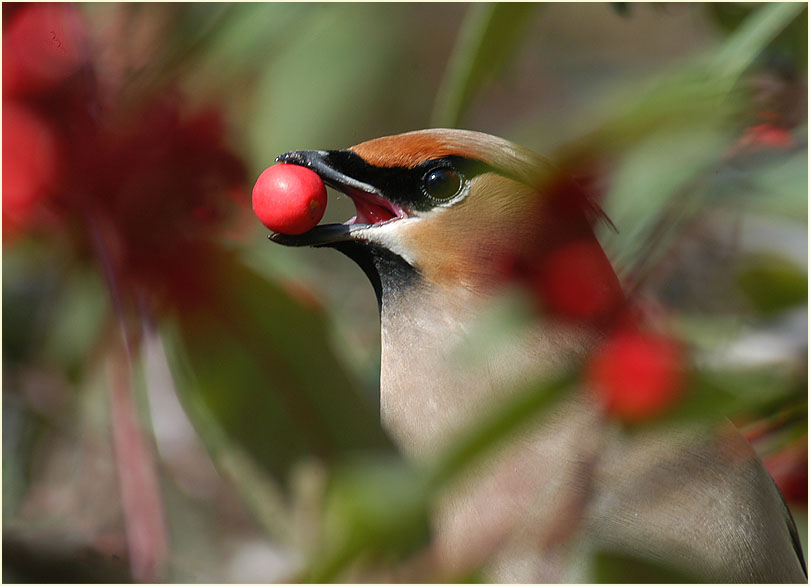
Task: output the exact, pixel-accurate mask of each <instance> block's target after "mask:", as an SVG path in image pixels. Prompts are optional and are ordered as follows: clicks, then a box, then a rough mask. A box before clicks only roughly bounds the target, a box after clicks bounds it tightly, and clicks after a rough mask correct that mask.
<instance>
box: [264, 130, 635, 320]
mask: <svg viewBox="0 0 810 586" xmlns="http://www.w3.org/2000/svg"><path fill="white" fill-rule="evenodd" d="M276 160H277V162H281V163H289V164H296V165H301V166H304V167H308V168H309V169H311V170H313V171H315V172H316V173H317V174H318V175H319V176H320V177H321V178H322V179H323V181H324V182H325V183H326V184H327V185H329V186H331V187H333V188H335V189H337V190H339V191H341V192H343V193H345V194H346V195H348V196H349V197H350V198H351V199H352V200H353V201H354V203H355V206H356V208H357V213H356V215H355V217H354V218H352V219H351V220H349V221H348V222H346V223H343V224H327V225H320V226H316V227H315V228H313V229H311V230H310V231H308V232H306V233H304V234H301V235H297V236H290V235H283V234H273V235H272V236H271V239H272V240H273V241H275V242H278V243H280V244H284V245H288V246H315V247H323V246H327V247H333V248H336V249H338V250H340V251H342V252H344V253H345V254H347V255H348V256H350V257H351V258H352V259H354V260H355V261H356V262H357V263H358V264H359V265H360V266H361V267H362V268H363V269H364V271H365V272H366V274H367V275H368V276H369V277H370V279H371V281H372V283H373V284H374V286H375V291H376V292H377V296H378V300H380V299H381V298H382V296H383V295H384V292H385V291H386V289H396V288H402V287H405V286H409V285H413V284H414V283H420V284H422V285H425V286H430V287H434V288H440V289H446V290H457V291H467V292H472V293H474V294H484V295H485V294H488V293H491V292H493V291H495V290H497V289H498V288H499V287H500V286H502V285H503V284H504V283H506V282H512V281H514V280H515V279H518V280H522V281H523V282H524V283H527V284H529V286H530V288H532V289H533V290H535V291H536V292H537V293H538V295H539V296H540V297H541V298H542V300H543V303H544V305H545V306H546V307H549V308H551V309H552V310H554V308H555V307H556V306H560V307H561V308H562V309H563V310H565V311H563V312H562V313H566V311H568V310H569V309H572V310H573V313H574V314H576V313H577V312H580V313H583V311H584V314H588V315H581V316H579V317H592V316H595V315H596V314H600V317H601V314H605V313H606V310H607V309H611V310H612V309H614V308H615V306H616V305H617V303H618V301H619V300H620V299H621V292H620V291H621V289H620V287H619V285H618V281H617V279H616V276H615V273H614V272H613V269H612V267H611V266H610V263H609V262H608V261H607V259H606V258H605V256H604V253H603V252H602V249H601V247H599V245H598V243H597V242H596V239H595V237H594V235H593V230H592V223H593V219H594V217H596V216H597V215H598V214H597V213H595V211H596V210H598V208H597V207H596V206H595V204H594V203H593V202H592V201H591V200H590V199H589V198H588V197H587V196H586V195H584V191H583V190H582V189H579V188H578V187H576V185H575V184H574V183H573V182H571V181H569V180H568V179H564V180H562V181H560V173H559V171H557V170H556V169H555V168H554V167H553V166H552V165H551V164H550V163H549V162H548V161H546V160H545V159H543V158H542V157H540V156H539V155H537V154H535V153H534V152H532V151H530V150H529V149H526V148H524V147H521V146H519V145H516V144H513V143H511V142H509V141H506V140H503V139H501V138H497V137H494V136H490V135H488V134H483V133H479V132H472V131H467V130H451V129H430V130H419V131H414V132H407V133H404V134H399V135H395V136H387V137H382V138H377V139H374V140H370V141H367V142H363V143H361V144H358V145H356V146H353V147H350V148H347V149H343V150H330V151H325V150H323V151H320V150H319V151H293V152H288V153H285V154H283V155H280V156H279V157H278V158H277V159H276ZM549 273H551V274H549ZM577 303H579V305H583V306H584V310H582V308H577V307H576V305H577ZM566 305H572V307H569V308H567V309H566ZM569 313H570V312H569ZM575 317H577V316H576V315H575Z"/></svg>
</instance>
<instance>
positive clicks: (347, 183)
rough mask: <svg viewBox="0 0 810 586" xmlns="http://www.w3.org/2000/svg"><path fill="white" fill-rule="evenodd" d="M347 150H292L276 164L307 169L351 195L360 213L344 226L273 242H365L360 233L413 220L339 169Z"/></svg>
mask: <svg viewBox="0 0 810 586" xmlns="http://www.w3.org/2000/svg"><path fill="white" fill-rule="evenodd" d="M345 153H346V151H292V152H289V153H284V154H283V155H279V156H278V157H276V162H277V163H286V164H290V165H300V166H302V167H307V168H308V169H311V170H312V171H315V173H317V174H318V176H320V178H321V179H323V182H324V183H326V184H327V185H328V186H329V187H332V188H334V189H337V190H338V191H340V192H342V193H345V194H346V195H348V196H349V197H350V198H351V199H352V201H353V202H354V205H355V207H356V208H357V214H356V215H355V216H354V217H353V218H351V219H350V220H348V221H347V222H345V223H343V224H323V225H319V226H315V227H314V228H313V229H312V230H309V231H308V232H304V233H303V234H299V235H297V236H291V235H288V234H278V233H276V234H272V235H271V236H270V240H272V241H273V242H277V243H278V244H283V245H285V246H329V245H332V244H335V243H338V242H346V241H351V240H362V238H361V237H360V236H359V235H358V232H361V231H363V230H367V229H369V228H371V227H374V226H376V225H379V224H387V223H389V222H392V221H396V220H399V219H402V218H407V217H410V213H409V211H408V210H406V209H405V208H404V207H402V206H400V205H397V204H395V203H393V202H391V201H389V200H387V199H386V198H385V197H383V195H382V194H381V193H380V191H379V190H378V189H377V188H376V187H374V186H373V185H369V184H368V183H364V182H362V181H358V180H357V179H355V178H353V177H351V176H349V175H347V174H346V173H344V172H343V171H341V170H340V167H341V166H342V165H341V161H345V156H341V155H344V154H345Z"/></svg>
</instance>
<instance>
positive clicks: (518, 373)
mask: <svg viewBox="0 0 810 586" xmlns="http://www.w3.org/2000/svg"><path fill="white" fill-rule="evenodd" d="M373 263H374V266H375V269H376V271H375V272H376V275H377V279H378V283H377V286H375V289H377V290H378V295H379V302H380V321H381V338H382V344H381V346H382V357H381V378H380V409H381V418H382V421H383V424H384V425H385V427H386V429H387V430H388V431H389V433H391V434H392V436H393V437H394V439H395V440H396V441H397V442H398V443H399V445H400V446H401V447H402V448H403V449H404V450H405V451H406V453H409V454H410V455H412V456H415V457H417V458H420V459H424V458H430V457H431V456H432V455H433V454H434V453H435V451H436V446H437V445H442V444H444V443H446V442H447V441H450V440H451V438H452V436H454V435H455V434H457V433H459V432H460V431H462V429H463V428H464V427H466V426H467V425H468V424H469V423H470V422H471V421H472V420H475V419H476V418H477V417H480V416H481V415H483V413H484V412H485V411H486V410H488V409H491V408H492V407H493V406H494V405H495V404H496V403H497V401H498V400H499V399H503V397H504V395H505V394H508V393H510V392H512V391H514V390H516V389H519V388H521V387H522V386H523V385H525V384H528V383H529V382H531V381H534V380H537V379H539V378H542V377H548V376H551V375H552V374H553V373H555V372H558V371H559V370H560V369H562V368H564V367H565V366H566V365H569V364H570V363H571V362H572V361H573V360H577V359H579V358H581V356H582V355H583V353H584V352H586V351H587V349H588V348H589V347H590V346H591V345H592V344H593V343H594V341H595V340H596V338H597V337H598V335H597V334H596V333H595V332H594V331H593V330H590V329H587V328H583V327H579V326H574V325H571V324H565V323H556V322H555V323H551V322H545V323H540V322H539V321H537V322H534V321H532V323H530V324H527V325H526V327H525V328H520V329H519V331H510V332H508V334H506V335H502V336H498V337H497V339H496V340H495V341H494V342H493V341H492V340H491V339H487V338H486V337H482V336H481V335H479V334H478V332H480V331H481V325H482V324H483V323H485V321H486V320H487V318H488V317H491V315H492V310H493V307H494V306H495V303H496V299H497V297H496V296H495V295H492V294H489V295H484V294H481V293H480V292H477V291H472V290H469V289H467V288H463V287H447V286H439V285H435V284H432V283H430V282H429V281H427V280H425V279H424V278H422V276H421V275H420V274H419V272H418V271H416V270H415V269H414V268H413V267H411V266H410V265H408V264H407V263H406V262H405V261H403V260H402V259H401V258H399V257H397V256H395V255H392V254H390V253H385V254H375V255H374V257H373Z"/></svg>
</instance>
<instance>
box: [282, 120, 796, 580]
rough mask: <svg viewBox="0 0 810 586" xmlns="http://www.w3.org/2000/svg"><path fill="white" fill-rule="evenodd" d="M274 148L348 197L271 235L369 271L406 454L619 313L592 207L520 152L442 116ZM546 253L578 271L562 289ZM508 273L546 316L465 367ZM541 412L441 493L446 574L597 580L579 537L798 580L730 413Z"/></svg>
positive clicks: (575, 407) (579, 397)
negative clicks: (337, 142)
mask: <svg viewBox="0 0 810 586" xmlns="http://www.w3.org/2000/svg"><path fill="white" fill-rule="evenodd" d="M276 162H278V163H286V164H295V165H301V166H304V167H307V168H309V169H311V170H312V171H314V172H315V173H317V174H318V175H319V176H320V177H321V179H322V180H323V181H324V182H325V183H326V184H327V185H328V186H330V187H332V188H334V189H336V190H338V191H340V192H342V193H344V194H346V195H348V196H349V197H350V198H351V199H352V200H353V202H354V204H355V207H356V215H355V216H354V217H353V218H352V219H350V220H349V221H347V222H345V223H343V224H323V225H319V226H316V227H314V228H312V229H311V230H309V231H307V232H305V233H303V234H299V235H285V234H279V233H276V234H272V235H271V236H270V238H271V240H273V241H274V242H276V243H279V244H283V245H286V246H311V247H317V248H321V247H326V248H333V249H336V250H337V251H339V252H341V253H343V254H345V255H347V256H348V257H349V258H351V259H352V260H354V261H355V263H356V264H357V265H359V267H360V268H361V269H362V270H363V272H364V273H365V274H366V276H367V277H368V279H369V280H370V281H371V284H372V286H373V288H374V291H375V293H376V297H377V302H378V306H379V312H380V330H381V367H380V371H381V372H380V417H381V421H382V424H383V426H384V427H385V429H386V430H387V432H388V433H389V434H390V435H391V437H392V438H393V439H394V441H395V443H396V444H397V445H398V447H399V448H400V450H401V451H402V452H403V453H404V454H405V455H406V456H407V457H408V458H410V459H412V460H414V461H416V462H430V461H432V459H434V458H435V457H436V454H437V453H438V452H439V451H440V449H441V447H442V446H445V445H447V444H448V443H449V442H452V441H453V438H455V437H458V436H459V434H461V433H463V430H465V429H467V428H468V426H469V425H471V424H472V422H474V421H476V419H477V418H479V417H481V416H482V415H483V414H485V413H486V412H487V411H489V410H492V409H494V408H496V407H497V406H498V405H499V404H500V403H502V402H503V401H504V400H506V398H507V397H508V396H509V393H510V392H513V389H515V388H518V387H520V385H521V383H526V382H529V381H532V380H540V379H543V377H551V376H553V375H554V374H555V373H559V372H561V371H563V370H564V369H565V368H566V367H567V366H569V365H571V364H577V361H582V360H584V358H585V357H587V356H588V353H589V352H591V351H593V349H594V348H595V347H597V346H598V345H599V343H600V341H601V340H603V339H604V337H605V331H607V330H609V328H610V327H611V324H615V323H616V322H617V321H621V320H623V319H626V313H627V309H626V308H627V296H626V295H625V293H624V291H623V289H622V285H621V283H620V281H619V278H618V277H617V275H616V272H615V270H614V269H613V266H612V265H611V263H610V260H609V259H608V258H607V256H606V254H605V253H604V251H603V249H602V247H601V246H600V245H599V242H598V240H597V238H596V236H595V234H594V224H595V222H597V221H599V218H600V217H602V214H601V211H600V210H599V207H598V205H597V204H596V203H595V202H594V201H593V198H591V197H589V195H588V193H587V189H583V188H581V186H578V185H577V183H576V181H574V180H571V179H570V178H566V177H563V178H562V179H561V178H560V173H559V172H558V170H557V169H556V167H555V166H554V165H552V164H551V163H550V162H549V161H548V160H547V159H545V158H544V157H542V156H540V155H538V154H536V153H535V152H534V151H532V150H530V149H528V148H525V147H522V146H520V145H517V144H515V143H513V142H510V141H507V140H505V139H502V138H499V137H496V136H492V135H489V134H485V133H481V132H476V131H472V130H461V129H441V128H439V129H426V130H416V131H411V132H405V133H402V134H397V135H392V136H385V137H381V138H375V139H372V140H368V141H365V142H362V143H360V144H357V145H355V146H352V147H349V148H343V149H337V150H299V151H290V152H286V153H284V154H282V155H279V156H278V157H277V159H276ZM571 251H574V252H577V251H578V252H579V253H581V254H579V256H577V254H573V256H572V253H571ZM569 253H571V254H569ZM561 259H562V260H561ZM555 263H556V264H555ZM549 266H563V267H565V270H566V271H568V273H569V274H571V275H572V279H573V280H572V281H571V282H570V283H567V284H566V283H563V286H562V287H561V288H560V287H557V291H556V292H555V291H554V289H555V284H554V282H553V274H552V275H551V281H549V272H548V267H549ZM515 282H520V283H524V284H526V283H528V284H529V286H530V288H531V290H532V291H534V292H535V293H536V295H537V296H538V297H539V298H540V300H541V305H542V307H544V308H546V315H545V317H544V318H542V319H537V320H534V321H533V322H532V323H531V324H528V325H527V327H525V328H522V329H519V331H516V332H513V333H510V335H509V336H507V337H506V339H505V340H501V341H499V343H498V344H493V346H492V348H488V349H487V351H486V352H485V355H484V357H483V358H480V357H479V359H478V360H476V361H472V362H471V361H468V362H466V363H464V364H463V366H462V367H460V366H459V364H460V362H459V358H458V356H459V354H458V348H460V347H462V348H463V347H464V346H465V344H467V345H471V344H473V342H472V341H471V339H472V338H474V332H475V331H476V327H477V325H476V324H479V323H480V322H481V320H482V319H484V316H485V315H487V311H490V310H491V308H492V306H493V305H492V304H493V300H495V299H496V298H498V295H499V294H500V293H502V292H503V291H504V289H505V288H506V287H507V286H508V285H509V284H510V283H515ZM549 411H550V412H549V413H547V414H545V416H544V417H542V418H541V419H538V421H537V422H536V423H534V424H532V425H531V426H530V427H529V428H527V429H525V430H523V431H521V432H520V433H519V434H516V436H515V437H514V438H513V439H511V440H510V441H509V442H505V443H504V444H503V445H501V446H499V447H498V448H497V449H496V450H494V451H493V453H492V454H490V457H488V458H486V459H485V460H484V461H482V462H481V463H480V464H478V465H476V466H474V467H473V469H472V470H470V471H469V472H468V473H467V474H465V475H463V476H462V478H459V479H458V480H457V482H455V483H454V484H453V485H452V486H451V487H450V488H448V490H447V494H444V495H442V497H441V498H440V504H439V506H438V507H437V510H436V513H435V518H434V519H433V531H434V541H435V544H434V546H435V551H436V558H437V559H438V560H439V562H438V563H439V564H440V565H441V567H442V568H444V569H445V571H446V572H447V574H446V575H464V574H463V572H464V571H465V569H469V568H471V567H475V566H476V564H484V568H485V576H486V578H487V579H488V580H491V581H493V582H496V581H497V582H512V583H514V582H582V581H591V580H592V574H590V573H589V572H591V570H592V569H591V568H590V566H589V563H588V562H587V560H588V559H589V558H588V555H587V554H588V552H595V551H608V552H613V553H616V554H619V555H630V556H632V557H633V558H634V559H641V560H646V561H649V562H651V563H658V564H664V565H668V566H669V567H672V568H675V569H677V568H681V569H685V570H686V571H687V572H688V574H689V575H691V576H693V577H694V578H695V579H697V580H698V581H706V582H788V583H791V582H799V583H806V581H807V570H806V567H805V562H804V557H803V553H802V550H801V545H800V540H799V538H798V533H797V531H796V527H795V523H794V521H793V519H792V517H791V515H790V512H789V510H788V509H787V507H786V505H785V502H784V500H783V499H782V497H781V494H780V493H779V490H778V488H777V487H776V485H775V484H774V482H773V480H772V479H771V477H770V476H769V474H768V473H767V471H766V470H765V468H764V466H763V464H762V463H761V461H760V460H759V459H758V457H757V456H756V454H755V452H754V451H753V449H752V448H751V447H750V446H749V444H748V443H747V442H746V440H745V439H744V438H743V437H742V435H741V434H740V433H739V432H738V431H737V430H736V429H735V428H734V427H733V425H732V424H731V423H729V422H727V421H726V422H720V423H718V425H717V426H716V427H715V428H712V429H711V430H709V431H706V430H705V429H703V428H701V429H693V428H691V427H688V426H686V427H685V428H682V427H669V426H658V427H653V428H650V429H645V430H641V431H638V432H637V433H633V434H627V433H622V431H621V430H620V429H619V427H618V426H616V425H614V424H612V423H611V422H610V421H609V420H606V418H605V417H604V412H603V411H602V410H600V408H599V406H598V405H597V404H596V403H595V402H594V401H593V400H592V399H591V398H589V396H588V395H587V393H582V392H579V393H578V392H572V393H570V396H566V398H565V399H563V400H561V401H560V402H559V403H557V404H555V405H554V406H553V407H552V408H551V409H550V410H549ZM453 572H455V574H454V573H453Z"/></svg>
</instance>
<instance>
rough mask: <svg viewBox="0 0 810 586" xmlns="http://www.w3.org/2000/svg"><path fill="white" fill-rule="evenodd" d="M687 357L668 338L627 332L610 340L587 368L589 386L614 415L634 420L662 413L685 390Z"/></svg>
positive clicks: (627, 420) (679, 347)
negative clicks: (685, 360) (684, 370)
mask: <svg viewBox="0 0 810 586" xmlns="http://www.w3.org/2000/svg"><path fill="white" fill-rule="evenodd" d="M683 367H684V356H683V351H682V348H681V346H680V345H679V344H678V343H677V342H675V341H674V340H671V339H669V338H665V337H663V336H656V335H652V334H647V333H643V332H638V331H625V332H620V333H619V334H617V335H615V336H613V337H612V338H610V339H608V340H607V341H606V342H605V343H604V344H603V345H602V347H601V348H599V349H598V350H597V352H596V355H595V356H594V357H593V359H592V361H591V363H590V367H589V369H588V382H589V388H590V389H591V391H592V392H593V393H594V394H595V395H596V396H597V398H598V399H599V400H600V401H601V402H602V404H603V405H604V406H605V408H606V410H607V412H608V413H609V414H611V415H612V416H614V417H616V418H618V419H620V420H622V421H625V422H627V423H634V422H638V421H642V420H644V419H650V418H652V417H655V416H656V415H660V414H662V413H663V412H665V411H666V410H667V409H669V408H670V407H672V406H673V405H674V404H675V402H676V401H677V400H678V399H679V398H680V396H681V393H682V392H683V374H684V373H683Z"/></svg>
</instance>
